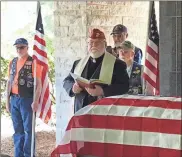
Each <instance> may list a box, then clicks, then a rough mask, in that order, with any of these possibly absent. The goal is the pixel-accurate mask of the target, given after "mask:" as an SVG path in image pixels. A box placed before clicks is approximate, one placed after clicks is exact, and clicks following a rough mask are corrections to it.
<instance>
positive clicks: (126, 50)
mask: <svg viewBox="0 0 182 157" xmlns="http://www.w3.org/2000/svg"><path fill="white" fill-rule="evenodd" d="M134 50H135V46H134V45H133V44H132V43H131V42H130V41H124V42H123V43H121V44H120V45H118V47H117V51H118V53H119V59H121V60H123V61H125V62H126V65H127V72H128V76H129V78H130V79H129V92H128V94H133V95H137V94H143V88H142V86H143V80H142V71H143V66H142V65H140V64H138V63H137V62H135V61H134V54H135V52H134Z"/></svg>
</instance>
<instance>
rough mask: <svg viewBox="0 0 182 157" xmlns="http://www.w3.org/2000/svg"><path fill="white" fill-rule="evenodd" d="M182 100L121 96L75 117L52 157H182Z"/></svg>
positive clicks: (102, 102) (80, 112)
mask: <svg viewBox="0 0 182 157" xmlns="http://www.w3.org/2000/svg"><path fill="white" fill-rule="evenodd" d="M181 109H182V106H181V98H174V97H151V96H132V95H122V96H115V97H108V98H103V99H100V100H98V101H96V102H94V103H92V104H90V105H88V106H86V107H84V108H83V109H81V110H79V111H78V112H76V113H75V115H74V116H73V117H72V118H71V120H70V121H69V124H68V126H67V129H66V131H65V135H64V137H63V139H62V141H61V142H60V143H59V145H58V146H57V147H56V148H55V150H54V151H53V152H52V154H51V157H57V156H60V155H61V156H62V157H63V156H64V157H69V156H70V157H73V156H74V157H82V156H86V157H87V156H91V157H181V155H182V154H181V143H182V141H181V140H182V136H181V135H182V134H181V131H182V126H181V125H182V124H181V123H182V121H181V119H182V117H181V116H182V115H181V111H182V110H181Z"/></svg>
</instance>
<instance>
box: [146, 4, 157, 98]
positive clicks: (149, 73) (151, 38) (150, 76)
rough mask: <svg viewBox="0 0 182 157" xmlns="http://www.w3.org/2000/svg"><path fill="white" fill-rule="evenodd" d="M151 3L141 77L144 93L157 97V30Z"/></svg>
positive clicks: (153, 8) (153, 7)
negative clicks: (144, 87) (144, 85)
mask: <svg viewBox="0 0 182 157" xmlns="http://www.w3.org/2000/svg"><path fill="white" fill-rule="evenodd" d="M151 3H152V6H151V12H150V14H149V15H150V17H149V30H148V42H147V47H146V57H145V66H144V73H143V77H144V80H145V82H146V93H150V94H151V95H159V33H158V29H157V21H156V14H155V6H154V1H153V2H151ZM149 91H150V92H149Z"/></svg>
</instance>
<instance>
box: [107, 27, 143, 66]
mask: <svg viewBox="0 0 182 157" xmlns="http://www.w3.org/2000/svg"><path fill="white" fill-rule="evenodd" d="M111 35H112V37H113V41H114V48H112V47H111V46H107V48H106V50H107V51H108V52H109V53H111V54H113V55H114V56H116V57H119V54H118V52H117V50H116V49H117V47H118V45H120V44H121V43H122V42H124V41H125V40H126V39H127V38H128V30H127V28H126V26H124V25H121V24H118V25H116V26H114V28H113V30H112V33H111ZM134 52H135V54H134V61H135V62H137V63H138V64H141V61H142V57H143V54H142V50H141V49H140V48H138V47H136V46H135V49H134Z"/></svg>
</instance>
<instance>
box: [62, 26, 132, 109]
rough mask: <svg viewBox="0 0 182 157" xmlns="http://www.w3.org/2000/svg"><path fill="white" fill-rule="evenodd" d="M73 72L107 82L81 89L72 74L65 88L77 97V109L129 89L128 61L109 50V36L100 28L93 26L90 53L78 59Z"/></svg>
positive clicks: (65, 83) (90, 36)
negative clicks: (107, 37)
mask: <svg viewBox="0 0 182 157" xmlns="http://www.w3.org/2000/svg"><path fill="white" fill-rule="evenodd" d="M71 73H75V74H77V75H79V76H81V77H83V78H85V79H88V80H90V79H99V80H101V81H103V82H106V83H107V85H95V88H84V89H83V88H81V87H80V86H79V85H78V83H76V82H75V80H74V79H73V77H72V76H71V75H70V74H69V75H68V76H67V77H66V78H65V79H64V84H63V87H64V89H65V90H66V92H67V93H68V95H69V96H70V97H75V102H74V111H75V112H76V111H78V110H80V109H81V108H83V107H85V106H87V105H89V104H91V103H92V102H94V101H96V100H98V99H99V98H102V97H108V96H114V95H122V94H125V93H127V92H128V89H129V77H128V74H127V71H126V63H125V62H124V61H121V60H119V59H117V58H116V57H114V56H113V55H111V54H110V53H108V52H106V38H105V35H104V33H103V32H102V31H100V30H99V29H92V31H91V32H90V34H89V38H88V55H87V56H86V57H84V58H82V59H80V60H76V61H75V62H74V64H73V66H72V69H71Z"/></svg>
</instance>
